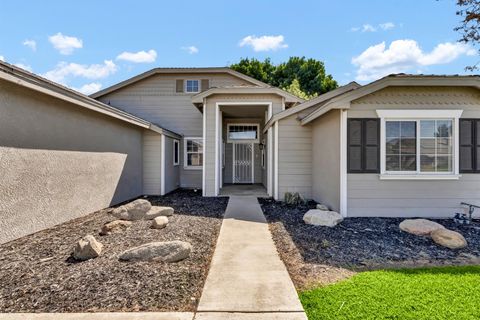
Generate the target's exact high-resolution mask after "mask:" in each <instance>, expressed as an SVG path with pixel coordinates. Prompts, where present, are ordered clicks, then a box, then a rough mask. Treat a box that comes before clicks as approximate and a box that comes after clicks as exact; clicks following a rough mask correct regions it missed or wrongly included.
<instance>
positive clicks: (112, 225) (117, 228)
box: [100, 220, 132, 236]
mask: <svg viewBox="0 0 480 320" xmlns="http://www.w3.org/2000/svg"><path fill="white" fill-rule="evenodd" d="M131 226H132V222H131V221H125V220H115V221H111V222H107V223H105V224H104V225H103V227H102V230H101V231H100V235H102V236H106V235H109V234H112V233H119V232H122V231H125V230H127V229H128V228H130V227H131Z"/></svg>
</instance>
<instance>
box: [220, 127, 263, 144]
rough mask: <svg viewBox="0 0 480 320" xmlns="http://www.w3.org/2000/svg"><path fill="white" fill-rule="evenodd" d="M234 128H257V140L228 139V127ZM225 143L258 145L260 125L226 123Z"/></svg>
mask: <svg viewBox="0 0 480 320" xmlns="http://www.w3.org/2000/svg"><path fill="white" fill-rule="evenodd" d="M234 126H251V127H256V128H257V139H230V137H229V133H230V127H234ZM227 142H228V143H259V142H260V125H259V124H258V123H243V122H242V123H228V124H227Z"/></svg>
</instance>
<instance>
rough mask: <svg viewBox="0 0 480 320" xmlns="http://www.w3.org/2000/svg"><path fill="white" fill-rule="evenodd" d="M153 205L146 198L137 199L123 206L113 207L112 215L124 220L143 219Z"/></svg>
mask: <svg viewBox="0 0 480 320" xmlns="http://www.w3.org/2000/svg"><path fill="white" fill-rule="evenodd" d="M151 208H152V205H151V204H150V202H149V201H147V200H145V199H137V200H135V201H132V202H130V203H127V204H125V205H123V206H120V207H118V208H115V209H113V211H112V215H113V216H114V217H117V218H118V219H122V220H142V219H144V218H145V216H146V214H147V212H148V211H150V209H151Z"/></svg>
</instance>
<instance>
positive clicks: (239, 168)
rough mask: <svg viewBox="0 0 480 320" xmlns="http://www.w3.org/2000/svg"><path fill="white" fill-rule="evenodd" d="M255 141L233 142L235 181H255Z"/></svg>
mask: <svg viewBox="0 0 480 320" xmlns="http://www.w3.org/2000/svg"><path fill="white" fill-rule="evenodd" d="M253 168H254V166H253V143H233V183H253Z"/></svg>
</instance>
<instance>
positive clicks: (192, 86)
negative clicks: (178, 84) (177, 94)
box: [185, 80, 200, 93]
mask: <svg viewBox="0 0 480 320" xmlns="http://www.w3.org/2000/svg"><path fill="white" fill-rule="evenodd" d="M185 92H188V93H197V92H200V87H199V81H198V80H187V81H185Z"/></svg>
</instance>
